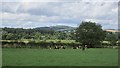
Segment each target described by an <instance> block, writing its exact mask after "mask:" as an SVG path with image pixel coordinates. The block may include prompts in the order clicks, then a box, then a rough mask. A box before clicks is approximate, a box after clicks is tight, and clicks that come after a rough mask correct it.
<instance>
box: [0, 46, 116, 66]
mask: <svg viewBox="0 0 120 68" xmlns="http://www.w3.org/2000/svg"><path fill="white" fill-rule="evenodd" d="M2 54H3V55H2V59H3V60H2V65H3V66H117V65H118V49H110V48H94V49H93V48H91V49H86V50H85V51H82V50H81V49H39V48H31V49H30V48H3V49H2Z"/></svg>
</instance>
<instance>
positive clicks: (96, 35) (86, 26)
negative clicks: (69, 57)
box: [75, 21, 105, 49]
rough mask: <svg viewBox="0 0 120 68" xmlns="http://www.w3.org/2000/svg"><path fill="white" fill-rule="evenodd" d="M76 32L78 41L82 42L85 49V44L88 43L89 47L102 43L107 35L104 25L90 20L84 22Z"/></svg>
mask: <svg viewBox="0 0 120 68" xmlns="http://www.w3.org/2000/svg"><path fill="white" fill-rule="evenodd" d="M75 34H76V41H78V42H81V43H82V45H83V49H84V48H85V45H87V47H95V45H100V43H101V42H102V41H103V40H104V37H105V32H104V31H103V30H102V26H101V25H100V24H96V23H94V22H90V21H89V22H82V23H81V25H80V26H79V27H78V28H77V29H76V33H75Z"/></svg>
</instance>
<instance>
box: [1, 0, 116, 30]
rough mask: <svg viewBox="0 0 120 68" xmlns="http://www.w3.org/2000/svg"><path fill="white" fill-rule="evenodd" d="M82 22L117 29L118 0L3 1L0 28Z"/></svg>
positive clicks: (72, 24)
mask: <svg viewBox="0 0 120 68" xmlns="http://www.w3.org/2000/svg"><path fill="white" fill-rule="evenodd" d="M82 21H92V22H95V23H97V24H101V25H102V28H103V29H118V1H117V0H116V1H115V0H114V1H112V0H109V1H108V0H106V1H104V0H101V1H100V0H99V1H96V0H84V1H83V0H69V1H68V0H4V1H1V2H0V23H1V25H0V27H11V28H36V27H46V26H55V25H66V26H72V27H77V26H79V25H80V23H81V22H82Z"/></svg>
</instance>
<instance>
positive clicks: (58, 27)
mask: <svg viewBox="0 0 120 68" xmlns="http://www.w3.org/2000/svg"><path fill="white" fill-rule="evenodd" d="M35 29H39V30H54V31H72V30H74V29H76V28H75V27H71V26H64V25H56V26H50V27H38V28H35Z"/></svg>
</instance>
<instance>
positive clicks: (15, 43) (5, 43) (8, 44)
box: [2, 41, 81, 48]
mask: <svg viewBox="0 0 120 68" xmlns="http://www.w3.org/2000/svg"><path fill="white" fill-rule="evenodd" d="M61 46H64V47H79V46H81V44H79V43H61V42H56V43H55V42H44V41H41V42H35V41H30V42H22V41H21V42H20V41H12V42H11V41H10V42H9V41H2V47H3V48H6V47H15V48H17V47H30V48H31V47H40V48H52V47H61Z"/></svg>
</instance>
